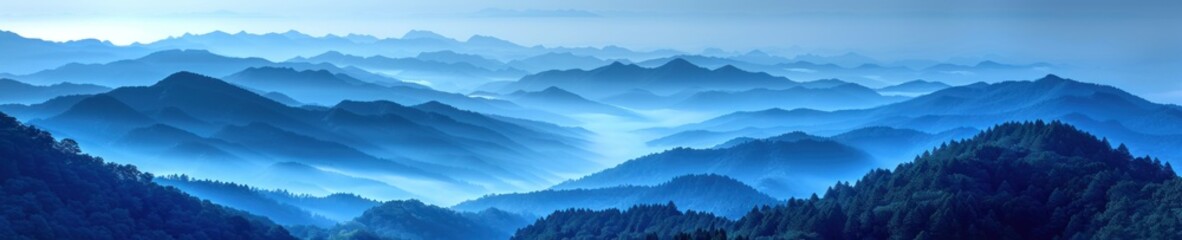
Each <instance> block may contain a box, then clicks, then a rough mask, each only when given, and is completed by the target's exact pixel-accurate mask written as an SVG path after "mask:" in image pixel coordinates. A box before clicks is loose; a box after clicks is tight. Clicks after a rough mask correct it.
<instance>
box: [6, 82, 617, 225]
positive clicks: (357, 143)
mask: <svg viewBox="0 0 1182 240" xmlns="http://www.w3.org/2000/svg"><path fill="white" fill-rule="evenodd" d="M58 101H67V100H58ZM73 101H74V103H72V104H62V105H69V106H68V107H64V108H58V109H57V110H58V111H61V112H60V113H51V114H45V115H46V116H49V117H47V118H45V119H42V120H33V122H34V123H33V124H34V125H38V126H42V127H45V128H47V129H51V132H55V133H57V134H61V135H64V136H69V137H71V138H74V139H77V140H78V141H79V142H81V143H82V144H83V145H84V146H93V147H94V148H95V149H96V151H97V152H99V153H100V154H103V156H107V157H108V158H111V159H120V160H121V161H126V162H131V163H134V164H136V165H137V166H140V167H142V168H144V169H148V170H152V171H154V172H159V173H169V174H172V173H183V174H188V175H190V176H195V177H201V178H209V177H217V178H216V179H219V180H226V181H233V182H239V183H248V184H250V185H252V186H258V187H266V188H288V187H291V188H300V189H313V190H314V191H312V192H305V193H324V192H326V191H327V192H329V193H331V192H335V191H342V190H343V191H347V192H355V193H365V194H366V195H367V196H371V197H375V198H379V199H405V198H407V197H410V196H411V195H407V194H393V193H397V192H399V191H397V189H405V190H407V191H408V192H410V193H411V194H420V193H423V192H421V191H427V189H432V190H430V191H440V190H445V189H446V190H447V191H456V195H451V196H453V197H449V199H450V200H449V199H431V200H432V201H444V202H446V201H456V200H458V199H462V197H461V196H463V195H472V194H480V193H481V192H488V191H504V190H517V189H529V188H531V186H532V187H539V186H546V185H549V184H551V183H554V182H556V181H558V179H560V178H558V177H557V175H559V174H565V173H570V172H578V171H584V170H581V169H587V168H590V167H592V166H594V164H593V163H590V162H587V161H585V160H583V159H585V158H587V157H590V156H592V155H593V154H592V153H590V152H587V151H585V150H582V146H583V145H585V144H586V143H585V141H584V140H582V138H583V137H585V136H586V134H587V133H586V132H585V131H583V130H579V129H570V128H563V127H558V126H555V125H550V124H546V123H541V122H534V121H529V120H521V119H512V118H506V117H500V116H491V115H484V114H480V113H476V112H469V111H464V110H460V109H457V108H454V107H451V106H448V105H445V104H442V103H438V102H428V103H424V104H420V105H415V106H404V105H400V104H396V103H393V102H388V101H377V102H356V101H344V102H341V103H340V104H337V105H336V106H333V107H331V108H327V109H306V108H295V107H290V106H286V105H283V104H280V103H278V102H275V101H272V100H270V99H267V98H265V97H262V96H259V95H257V94H255V93H253V92H250V91H247V90H244V89H241V88H238V87H236V86H234V85H231V84H228V83H226V82H223V81H221V80H218V79H214V78H209V77H206V76H201V75H196V74H192V73H184V72H182V73H177V74H174V75H172V76H169V77H168V78H165V79H164V80H162V81H160V82H158V83H156V84H154V85H152V86H148V87H124V88H118V89H115V90H112V91H110V92H107V93H103V94H99V95H94V96H88V97H84V98H82V99H73ZM50 102H53V101H52V100H51V101H50ZM34 106H36V107H34ZM50 106H56V105H54V103H49V102H47V103H45V104H41V105H33V106H29V108H39V107H43V108H44V109H40V110H30V111H31V112H37V111H45V112H50V111H54V110H53V109H50V108H51V107H50ZM112 136H117V137H112ZM280 139H281V140H282V141H277V140H280ZM108 146H117V147H108ZM553 159H562V161H554V160H553ZM231 169H232V170H231ZM510 169H511V170H512V171H510ZM226 171H230V172H235V173H239V174H226V173H227V172H226ZM309 172H310V173H314V174H315V175H325V176H330V177H329V178H327V179H338V180H337V181H322V180H313V179H301V178H291V177H293V176H296V175H289V174H307V173H309ZM392 176H397V177H398V178H394V179H392V178H391V177H392ZM327 179H326V180H327ZM292 181H295V183H293V182H292ZM296 183H298V184H296ZM357 183H364V184H357ZM392 186H397V187H392ZM428 186H430V187H428ZM383 188H384V189H383ZM317 189H318V190H317ZM330 189H336V190H335V191H333V190H330ZM291 190H294V189H291ZM301 192H303V191H301ZM460 193H463V194H460ZM432 195H435V196H441V195H438V194H432ZM419 196H422V197H426V196H423V195H419Z"/></svg>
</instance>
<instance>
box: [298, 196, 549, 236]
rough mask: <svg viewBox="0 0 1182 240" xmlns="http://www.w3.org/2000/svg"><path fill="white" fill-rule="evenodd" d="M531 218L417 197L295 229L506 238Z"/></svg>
mask: <svg viewBox="0 0 1182 240" xmlns="http://www.w3.org/2000/svg"><path fill="white" fill-rule="evenodd" d="M531 220H533V219H532V218H529V219H527V218H526V217H524V216H521V215H517V214H512V213H508V212H505V211H500V210H497V209H486V210H483V211H480V212H456V211H452V210H450V209H446V208H441V207H437V206H432V205H427V204H424V203H422V202H419V201H417V200H409V201H389V202H386V203H383V204H381V205H378V206H376V207H373V208H370V209H369V210H366V211H365V213H364V214H362V215H361V216H359V217H357V218H356V219H353V220H352V221H349V222H345V223H342V224H340V225H337V226H335V227H332V228H328V229H320V228H307V227H296V228H293V230H292V232H293V233H294V235H296V236H299V237H300V238H303V239H413V240H431V239H506V238H509V236H511V235H512V234H513V232H514V231H516V230H517V228H520V227H522V226H525V225H528V224H529V221H531Z"/></svg>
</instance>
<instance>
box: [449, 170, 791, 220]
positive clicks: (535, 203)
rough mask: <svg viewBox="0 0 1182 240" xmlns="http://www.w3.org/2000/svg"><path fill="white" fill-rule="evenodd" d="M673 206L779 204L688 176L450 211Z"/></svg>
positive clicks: (735, 209)
mask: <svg viewBox="0 0 1182 240" xmlns="http://www.w3.org/2000/svg"><path fill="white" fill-rule="evenodd" d="M668 202H673V203H674V204H677V205H678V206H682V207H684V208H685V209H690V210H695V211H702V212H710V213H713V214H715V215H720V216H728V217H736V218H737V217H739V216H742V215H743V214H746V213H747V212H748V211H750V210H751V209H752V208H755V207H758V206H763V205H771V204H775V203H777V201H776V200H775V199H774V198H772V197H770V196H768V195H766V194H763V193H761V192H759V191H757V190H755V189H754V188H752V187H750V186H747V185H746V184H743V183H742V182H739V181H738V180H735V179H732V178H729V177H725V176H720V175H686V176H680V177H675V178H673V179H672V180H669V181H668V182H665V183H661V184H659V185H655V186H618V187H606V188H593V189H584V188H578V189H564V190H543V191H537V192H529V193H512V194H496V195H490V196H484V197H481V198H477V199H474V200H469V201H464V202H462V203H460V204H457V205H456V206H453V207H452V209H458V210H464V211H479V210H483V209H488V208H496V209H500V210H504V211H509V212H523V213H528V214H531V215H542V216H544V215H547V214H550V213H552V212H554V211H558V210H565V209H571V208H579V209H591V210H602V209H608V208H621V209H622V208H628V207H631V206H633V205H640V204H662V203H668Z"/></svg>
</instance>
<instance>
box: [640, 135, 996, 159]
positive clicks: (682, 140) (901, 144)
mask: <svg viewBox="0 0 1182 240" xmlns="http://www.w3.org/2000/svg"><path fill="white" fill-rule="evenodd" d="M785 131H787V130H785ZM777 132H779V131H777V130H769V129H756V128H751V129H740V130H735V131H727V132H712V131H704V130H703V131H687V132H682V133H679V134H674V135H670V136H667V137H663V138H660V139H655V140H652V141H649V142H648V144H649V145H653V146H677V145H681V146H691V147H705V146H710V145H711V144H713V143H717V142H720V141H723V140H724V139H726V138H731V139H730V140H727V141H726V142H723V143H722V144H718V145H714V146H713V147H712V148H730V147H734V146H738V145H740V144H743V143H747V142H751V141H757V140H764V141H785V142H794V141H800V140H830V141H835V142H838V143H841V144H845V145H849V146H851V147H854V148H857V149H858V150H862V151H864V152H866V153H868V154H869V155H870V156H871V157H872V158H874V159H875V160H877V161H878V164H879V165H878V166H879V167H892V166H894V165H895V164H898V163H899V162H900V161H903V160H907V159H911V158H912V157H914V156H915V155H917V154H920V153H923V151H926V150H930V149H931V147H932V146H936V145H939V144H940V143H943V142H947V141H950V140H958V139H963V138H967V137H971V136H973V135H974V134H977V132H978V131H977V130H976V129H971V128H957V129H952V130H948V131H944V132H939V133H926V132H921V131H918V130H914V129H900V128H892V127H881V126H880V127H866V128H859V129H854V130H850V131H848V132H844V133H840V134H836V135H833V136H828V137H823V136H817V135H812V134H808V133H805V132H801V131H792V132H788V133H783V134H780V135H773V136H769V135H772V134H775V133H777ZM765 136H766V137H765ZM867 169H868V168H867ZM864 170H865V169H864Z"/></svg>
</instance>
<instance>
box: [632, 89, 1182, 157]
mask: <svg viewBox="0 0 1182 240" xmlns="http://www.w3.org/2000/svg"><path fill="white" fill-rule="evenodd" d="M1025 119H1057V120H1062V121H1065V122H1068V123H1072V124H1078V125H1079V126H1080V127H1081V128H1083V129H1085V130H1087V131H1090V132H1094V133H1097V134H1100V135H1102V136H1108V137H1109V138H1110V140H1112V141H1114V142H1122V143H1128V144H1129V145H1131V146H1138V147H1134V148H1132V150H1133V152H1136V153H1138V154H1152V155H1155V156H1159V157H1162V158H1164V159H1167V160H1170V161H1176V160H1177V159H1182V158H1179V155H1178V154H1177V153H1176V152H1175V151H1172V150H1169V148H1168V147H1164V146H1166V145H1171V144H1182V143H1179V142H1178V140H1174V139H1182V138H1174V137H1170V136H1178V134H1179V133H1180V132H1182V130H1179V129H1178V127H1177V126H1174V125H1173V124H1157V123H1166V122H1177V121H1180V120H1182V108H1179V107H1177V106H1175V105H1164V104H1157V103H1152V102H1149V101H1147V100H1145V99H1142V98H1140V97H1137V96H1134V95H1132V94H1129V93H1127V92H1124V91H1122V90H1120V89H1117V88H1114V87H1111V86H1104V85H1097V84H1090V83H1081V82H1078V81H1074V80H1070V79H1064V78H1061V77H1058V76H1055V75H1048V76H1046V77H1043V78H1041V79H1038V80H1034V81H1007V82H1000V83H993V84H989V83H976V84H970V85H964V86H957V87H951V88H947V89H944V90H940V91H936V92H933V93H931V94H927V95H923V96H919V97H916V98H913V99H910V100H906V101H902V102H899V103H894V104H889V105H884V106H879V107H875V108H869V109H858V110H838V111H818V110H811V109H794V110H783V109H768V110H761V111H752V112H736V113H732V114H728V115H724V116H721V117H717V118H714V119H710V120H707V121H703V122H699V123H693V124H687V125H683V126H679V127H674V128H669V129H650V130H649V131H656V132H673V133H676V132H683V131H686V132H689V131H701V130H710V131H713V132H728V131H736V130H742V129H748V128H754V129H777V130H778V131H779V132H788V131H805V132H810V133H820V134H825V133H840V132H844V131H849V130H852V129H857V128H863V127H873V126H887V127H894V128H905V129H915V130H920V131H924V132H929V133H931V132H943V131H948V130H952V129H957V128H964V127H968V128H975V129H982V128H985V127H988V126H991V125H993V124H997V123H1001V122H1006V121H1017V120H1025ZM731 137H735V136H733V135H728V136H726V137H725V138H731Z"/></svg>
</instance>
